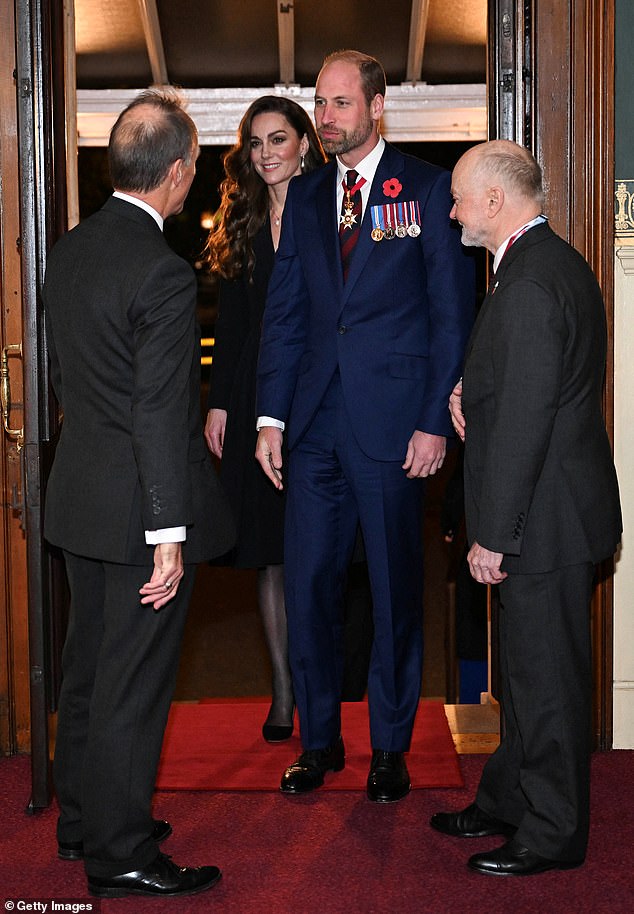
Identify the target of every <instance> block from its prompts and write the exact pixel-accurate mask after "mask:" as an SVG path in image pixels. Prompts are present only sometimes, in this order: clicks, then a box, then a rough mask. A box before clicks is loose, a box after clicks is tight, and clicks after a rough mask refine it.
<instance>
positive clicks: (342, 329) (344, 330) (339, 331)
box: [337, 325, 348, 334]
mask: <svg viewBox="0 0 634 914" xmlns="http://www.w3.org/2000/svg"><path fill="white" fill-rule="evenodd" d="M347 329H348V328H347V327H344V326H343V325H342V326H341V327H339V330H338V331H337V333H342V334H343V333H345V332H346V330H347Z"/></svg>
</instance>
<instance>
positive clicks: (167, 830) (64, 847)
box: [57, 819, 172, 860]
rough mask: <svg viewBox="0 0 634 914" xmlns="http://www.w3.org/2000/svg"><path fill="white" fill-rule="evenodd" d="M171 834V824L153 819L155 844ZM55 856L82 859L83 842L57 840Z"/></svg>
mask: <svg viewBox="0 0 634 914" xmlns="http://www.w3.org/2000/svg"><path fill="white" fill-rule="evenodd" d="M171 834H172V826H171V825H170V824H169V822H166V821H165V820H164V819H154V828H153V829H152V837H153V838H154V840H155V841H156V843H157V844H160V843H161V841H165V839H166V838H169V836H170V835H171ZM57 856H58V857H59V859H60V860H83V859H84V842H83V841H58V843H57Z"/></svg>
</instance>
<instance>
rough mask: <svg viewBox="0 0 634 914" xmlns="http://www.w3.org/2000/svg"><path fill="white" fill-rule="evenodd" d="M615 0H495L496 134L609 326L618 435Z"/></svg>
mask: <svg viewBox="0 0 634 914" xmlns="http://www.w3.org/2000/svg"><path fill="white" fill-rule="evenodd" d="M614 29H615V3H614V0H489V34H490V36H493V40H491V38H490V40H489V45H490V49H491V53H490V55H489V88H490V108H489V111H490V136H491V138H496V137H499V138H506V139H512V140H516V141H517V142H518V143H522V144H523V145H525V146H527V147H528V148H530V149H531V150H532V151H533V152H534V154H535V156H536V158H537V160H538V161H539V163H540V165H541V166H542V169H543V173H544V180H545V185H546V190H547V193H546V213H547V214H548V217H549V220H550V223H551V225H552V227H553V229H554V230H555V231H556V232H557V233H558V234H559V235H561V236H562V237H563V238H566V239H567V240H568V241H569V242H570V244H572V245H573V246H574V247H575V248H577V250H579V251H580V252H581V254H583V256H584V257H585V258H586V260H587V261H588V262H589V264H590V266H591V267H592V269H593V270H594V272H595V274H596V276H597V279H598V280H599V284H600V286H601V289H602V291H603V297H604V301H605V309H606V318H607V324H608V359H607V369H606V383H605V391H604V403H603V406H604V416H605V422H606V426H607V429H608V434H609V436H610V440H611V441H612V442H613V441H614V195H613V187H614V66H615V61H614ZM613 571H614V567H613V562H612V561H609V562H605V563H603V565H602V566H601V568H600V569H599V573H598V580H597V584H596V587H595V591H594V597H593V602H592V636H593V666H594V687H595V695H594V704H593V723H594V738H595V744H596V746H597V747H598V748H602V749H607V748H610V747H611V746H612V681H613V669H612V665H613V587H612V584H613Z"/></svg>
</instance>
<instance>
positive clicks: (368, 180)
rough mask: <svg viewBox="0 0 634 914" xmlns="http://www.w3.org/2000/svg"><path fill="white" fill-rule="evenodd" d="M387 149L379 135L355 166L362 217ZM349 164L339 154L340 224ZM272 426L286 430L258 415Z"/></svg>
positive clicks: (263, 423)
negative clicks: (372, 146) (382, 157)
mask: <svg viewBox="0 0 634 914" xmlns="http://www.w3.org/2000/svg"><path fill="white" fill-rule="evenodd" d="M384 149H385V140H384V139H383V137H382V136H380V137H379V141H378V143H377V144H376V146H375V147H374V149H373V150H372V151H371V152H369V153H368V154H367V156H366V157H365V158H364V159H361V161H360V162H359V163H358V164H357V165H355V166H354V170H355V171H356V173H357V174H358V175H359V177H361V178H365V184H363V186H362V187H361V219H363V215H364V214H365V208H366V205H367V202H368V199H369V197H370V189H371V188H372V182H373V181H374V175H375V174H376V170H377V168H378V167H379V162H380V161H381V156H382V155H383V150H384ZM350 170H351V169H350V168H348V166H347V165H344V163H343V162H342V161H341V159H340V158H339V156H337V174H338V180H337V208H336V210H335V212H334V214H333V218H335V219H336V220H337V225H339V214H340V212H341V204H342V202H343V181H344V180H345V177H346V172H347V171H350ZM267 426H268V427H270V426H272V427H273V428H279V429H280V430H281V431H284V423H283V422H282V421H281V420H280V419H274V418H273V417H272V416H258V421H257V423H256V426H255V427H256V429H257V430H258V431H260V429H261V428H265V427H267Z"/></svg>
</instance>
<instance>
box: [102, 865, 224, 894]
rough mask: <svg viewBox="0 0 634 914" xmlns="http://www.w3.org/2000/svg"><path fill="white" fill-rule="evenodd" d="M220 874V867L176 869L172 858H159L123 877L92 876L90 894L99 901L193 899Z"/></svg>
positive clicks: (177, 867) (213, 883)
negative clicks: (150, 897) (148, 897)
mask: <svg viewBox="0 0 634 914" xmlns="http://www.w3.org/2000/svg"><path fill="white" fill-rule="evenodd" d="M221 875H222V874H221V872H220V870H219V869H218V867H217V866H195V867H192V866H176V864H175V863H172V860H171V857H166V856H165V854H159V855H158V857H156V858H155V859H154V860H153V861H152V863H149V864H148V865H147V866H144V867H143V868H142V869H140V870H135V871H134V872H132V873H122V874H121V875H120V876H108V877H101V876H89V877H88V891H89V892H90V894H91V895H96V896H97V897H99V898H123V896H125V895H162V896H170V895H194V894H196V892H204V891H205V890H206V889H210V888H211V887H212V885H215V884H216V883H217V882H218V880H219V879H220V876H221Z"/></svg>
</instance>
